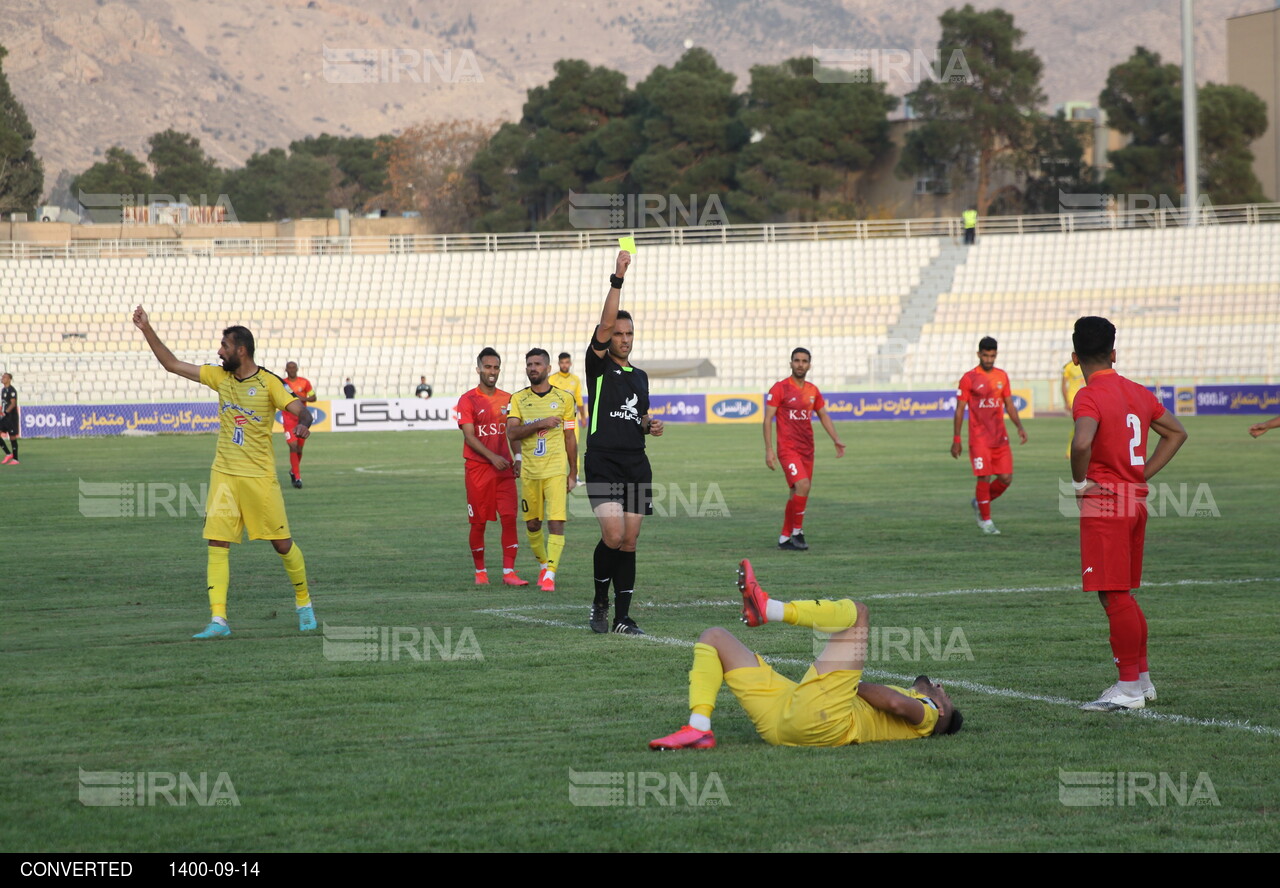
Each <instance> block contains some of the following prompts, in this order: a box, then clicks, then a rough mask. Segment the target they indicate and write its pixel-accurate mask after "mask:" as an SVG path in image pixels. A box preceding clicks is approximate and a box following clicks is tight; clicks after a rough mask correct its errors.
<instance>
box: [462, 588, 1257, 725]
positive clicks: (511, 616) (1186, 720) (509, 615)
mask: <svg viewBox="0 0 1280 888" xmlns="http://www.w3.org/2000/svg"><path fill="white" fill-rule="evenodd" d="M1190 582H1191V581H1185V582H1182V583H1166V584H1162V585H1171V586H1172V585H1185V584H1187V583H1190ZM1197 582H1199V581H1197ZM1221 582H1236V583H1254V582H1271V581H1270V580H1263V579H1256V580H1224V581H1221ZM1152 585H1156V584H1155V583H1153V584H1152ZM1071 588H1073V589H1074V588H1075V587H1071ZM973 591H975V592H977V591H1009V592H1018V591H1031V590H1029V589H1007V590H973ZM932 594H935V595H936V594H946V593H932ZM952 594H956V593H954V592H953V593H952ZM867 597H871V596H867ZM733 603H736V602H718V601H686V602H672V603H671V604H655V603H652V602H650V603H648V604H641V605H639V606H640V607H649V608H655V609H656V608H682V607H695V606H706V605H723V604H733ZM578 607H579V606H578V605H567V604H526V605H517V606H515V607H494V608H485V609H483V610H479V611H476V613H480V614H488V615H491V616H495V617H502V618H503V619H507V620H516V621H517V622H521V623H536V624H538V625H541V626H555V627H558V628H562V629H587V628H588V627H586V626H584V625H583V624H582V623H580V622H579V623H569V622H566V621H564V620H548V619H544V618H542V617H531V616H528V615H526V614H523V613H518V611H528V610H539V611H547V610H568V609H573V610H577V609H578ZM582 609H583V610H585V609H586V608H585V607H583V608H582ZM641 638H642V640H644V641H650V642H654V643H656V644H665V645H670V646H672V647H683V648H692V647H693V645H694V643H693V642H692V641H689V640H688V639H685V638H667V637H665V636H661V635H645V636H641ZM761 656H763V655H761ZM764 661H765V662H766V663H770V664H774V665H785V666H806V667H807V666H809V665H810V664H811V663H812V662H813V661H812V660H796V659H794V658H789V657H764ZM863 674H864V675H866V676H868V677H874V678H881V679H891V680H893V681H898V682H902V683H904V684H910V683H911V682H913V681H915V678H916V677H915V676H914V675H902V674H900V673H894V672H881V671H880V670H878V669H865V670H863ZM933 679H934V681H938V682H941V683H942V684H944V685H948V686H950V687H956V688H963V689H964V690H966V691H972V692H974V693H975V694H986V695H988V696H991V697H1006V698H1009V699H1012V700H1027V701H1030V702H1032V703H1049V704H1051V705H1054V706H1072V707H1078V706H1079V705H1080V701H1079V700H1070V699H1068V698H1066V697H1051V696H1046V695H1043V694H1028V693H1024V692H1022V691H1015V690H1013V689H1012V688H997V687H992V686H991V685H985V684H979V683H978V682H973V681H964V680H960V679H940V678H938V677H937V676H933ZM1123 715H1128V716H1132V717H1133V718H1146V719H1151V720H1152V721H1163V722H1170V723H1171V724H1178V725H1194V726H1196V727H1201V728H1233V729H1235V730H1238V731H1249V732H1251V733H1254V734H1262V735H1264V736H1267V737H1280V728H1272V727H1268V726H1267V725H1252V724H1249V723H1248V722H1242V721H1233V720H1230V719H1217V718H1192V717H1190V716H1187V715H1175V714H1174V713H1171V712H1153V711H1151V710H1150V709H1136V710H1130V711H1128V712H1126V713H1123ZM1117 717H1122V715H1120V714H1117Z"/></svg>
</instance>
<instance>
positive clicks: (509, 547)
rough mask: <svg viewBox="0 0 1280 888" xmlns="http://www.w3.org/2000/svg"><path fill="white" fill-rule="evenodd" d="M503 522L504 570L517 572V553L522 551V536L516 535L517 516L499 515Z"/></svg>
mask: <svg viewBox="0 0 1280 888" xmlns="http://www.w3.org/2000/svg"><path fill="white" fill-rule="evenodd" d="M498 520H499V521H501V522H502V569H503V570H515V566H516V552H518V551H519V550H520V536H519V534H517V533H516V516H515V515H499V516H498Z"/></svg>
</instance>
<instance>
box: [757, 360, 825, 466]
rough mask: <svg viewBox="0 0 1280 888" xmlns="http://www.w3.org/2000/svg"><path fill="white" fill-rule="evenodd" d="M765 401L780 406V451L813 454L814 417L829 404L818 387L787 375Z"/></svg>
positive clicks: (770, 404)
mask: <svg viewBox="0 0 1280 888" xmlns="http://www.w3.org/2000/svg"><path fill="white" fill-rule="evenodd" d="M764 402H765V406H767V407H777V408H778V412H777V415H776V419H777V421H778V452H779V453H782V452H786V453H794V454H795V455H797V456H805V457H812V456H813V417H814V416H815V415H816V414H817V412H818V411H819V410H821V409H822V408H823V407H825V406H827V402H826V401H824V400H823V399H822V392H820V391H818V387H817V386H816V385H814V384H813V383H812V382H806V383H805V384H804V385H796V384H795V381H794V379H793V378H792V377H790V376H788V377H787V378H786V379H783V380H781V381H780V382H776V383H774V386H773V388H771V389H769V394H767V395H765V399H764Z"/></svg>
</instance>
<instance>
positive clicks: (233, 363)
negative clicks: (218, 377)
mask: <svg viewBox="0 0 1280 888" xmlns="http://www.w3.org/2000/svg"><path fill="white" fill-rule="evenodd" d="M222 369H223V370H226V371H227V372H229V373H235V372H236V371H237V370H239V369H240V359H239V358H235V357H232V358H223V359H222Z"/></svg>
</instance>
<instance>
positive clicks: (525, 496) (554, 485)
mask: <svg viewBox="0 0 1280 888" xmlns="http://www.w3.org/2000/svg"><path fill="white" fill-rule="evenodd" d="M568 484H569V482H568V479H567V477H566V476H565V475H552V476H551V477H550V478H539V479H537V480H534V481H530V480H526V479H524V478H521V479H520V513H521V515H523V516H524V520H525V521H541V520H542V519H544V518H545V519H546V520H547V521H564V520H565V518H566V516H567V515H568V512H569V493H568V491H567V490H565V488H566V487H567V486H568Z"/></svg>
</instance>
